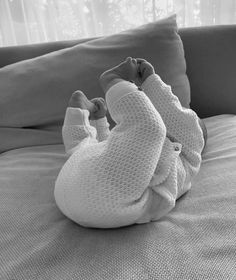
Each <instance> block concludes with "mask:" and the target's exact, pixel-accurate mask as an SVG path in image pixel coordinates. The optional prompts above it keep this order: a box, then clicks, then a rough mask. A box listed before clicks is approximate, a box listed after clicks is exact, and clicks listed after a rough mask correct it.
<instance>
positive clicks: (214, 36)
mask: <svg viewBox="0 0 236 280" xmlns="http://www.w3.org/2000/svg"><path fill="white" fill-rule="evenodd" d="M179 34H180V36H181V39H182V41H183V44H184V50H185V58H186V63H187V75H188V78H189V81H190V87H191V104H190V105H191V108H192V109H193V110H195V111H196V112H197V113H198V114H199V116H200V117H209V116H214V115H219V114H236V25H218V26H209V27H195V28H184V29H180V30H179Z"/></svg>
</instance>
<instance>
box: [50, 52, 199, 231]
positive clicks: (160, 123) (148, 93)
mask: <svg viewBox="0 0 236 280" xmlns="http://www.w3.org/2000/svg"><path fill="white" fill-rule="evenodd" d="M100 84H101V87H102V88H103V90H104V92H105V99H106V101H105V100H104V99H103V98H94V99H92V100H89V99H87V97H86V95H85V94H84V93H82V92H81V91H76V92H74V93H73V94H72V96H71V99H70V101H69V105H68V108H67V110H66V115H65V120H64V125H63V129H62V135H63V141H64V145H65V150H66V152H67V154H68V155H69V158H68V160H67V161H66V163H65V164H64V166H63V167H62V169H61V171H60V173H59V174H58V177H57V179H56V183H55V190H54V195H55V200H56V203H57V205H58V207H59V209H60V210H61V211H62V213H64V215H66V216H67V217H68V218H69V219H71V220H73V221H74V222H76V223H78V224H79V225H82V226H84V227H95V228H116V227H123V226H128V225H132V224H142V223H148V222H151V221H157V220H159V219H160V218H162V217H163V216H165V215H166V214H167V213H168V212H170V211H171V210H172V209H173V208H174V207H175V204H176V201H177V199H178V198H179V197H180V196H182V195H183V194H184V193H186V192H187V191H188V190H189V189H190V188H191V181H192V179H193V177H194V176H196V174H197V173H198V171H199V169H200V164H201V152H202V150H203V147H204V137H203V131H202V129H201V126H200V123H199V118H198V116H197V114H196V113H195V112H194V111H193V110H191V109H186V108H183V107H182V106H181V104H180V101H179V99H178V98H177V97H176V96H175V95H174V94H173V93H172V91H171V87H170V86H168V85H166V84H165V83H164V82H163V81H162V80H161V78H160V77H159V76H158V75H157V74H155V70H154V68H153V66H152V65H151V64H150V63H149V62H148V61H146V60H144V59H140V58H137V59H135V58H131V57H128V58H127V59H126V60H125V61H123V62H122V63H120V64H119V65H117V66H116V67H114V68H112V69H109V70H107V71H106V72H104V73H103V74H102V75H101V77H100ZM107 110H108V111H109V113H110V115H111V117H112V119H113V120H114V121H115V123H116V125H115V127H114V128H113V129H111V130H110V129H109V124H108V121H107V118H106V113H107Z"/></svg>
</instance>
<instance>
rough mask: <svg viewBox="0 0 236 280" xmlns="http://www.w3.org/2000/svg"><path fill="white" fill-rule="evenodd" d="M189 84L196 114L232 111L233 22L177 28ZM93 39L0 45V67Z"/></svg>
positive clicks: (235, 81)
mask: <svg viewBox="0 0 236 280" xmlns="http://www.w3.org/2000/svg"><path fill="white" fill-rule="evenodd" d="M179 34H180V36H181V39H182V41H183V45H184V50H185V58H186V64H187V75H188V77H189V81H190V87H191V108H192V109H193V110H195V111H196V112H197V113H198V115H199V117H201V118H204V117H209V116H214V115H219V114H236V105H235V104H236V25H221V26H220V25H219V26H210V27H193V28H181V29H179ZM91 39H94V38H89V39H81V40H73V41H59V42H50V43H41V44H33V45H24V46H13V47H2V48H0V67H3V66H5V65H8V64H11V63H14V62H17V61H21V60H24V59H29V58H33V57H36V56H39V55H43V54H46V53H48V52H52V51H56V50H59V49H63V48H67V47H71V46H74V45H76V44H78V43H82V42H86V41H88V40H91Z"/></svg>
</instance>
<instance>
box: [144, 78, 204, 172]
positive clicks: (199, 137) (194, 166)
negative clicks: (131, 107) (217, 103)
mask: <svg viewBox="0 0 236 280" xmlns="http://www.w3.org/2000/svg"><path fill="white" fill-rule="evenodd" d="M142 87H143V89H144V92H145V93H146V94H147V96H148V97H149V98H150V99H151V101H152V103H153V105H154V106H155V108H156V109H157V111H158V112H159V113H160V115H161V116H162V119H163V121H164V123H165V125H166V128H167V136H169V139H170V140H171V141H172V142H178V143H180V144H181V145H182V151H181V155H182V156H183V157H184V159H185V160H187V163H188V164H187V165H186V166H185V167H186V168H187V167H188V169H189V174H190V175H194V174H196V173H197V172H198V170H199V168H200V163H201V152H202V149H203V147H204V139H203V132H202V129H201V127H200V124H199V118H198V116H197V114H196V113H195V112H194V111H193V110H191V109H186V108H183V107H182V105H181V104H180V101H179V99H178V98H177V96H175V95H174V94H173V93H172V91H171V87H170V86H168V85H166V84H165V83H164V82H163V81H162V80H161V78H160V77H159V76H158V75H156V74H152V75H150V76H148V77H147V78H146V80H145V81H144V82H143V84H142Z"/></svg>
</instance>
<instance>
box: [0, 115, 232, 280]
mask: <svg viewBox="0 0 236 280" xmlns="http://www.w3.org/2000/svg"><path fill="white" fill-rule="evenodd" d="M204 121H205V123H206V126H207V129H208V137H209V138H208V143H207V146H206V148H205V150H204V154H203V162H202V166H201V170H200V172H199V174H198V176H197V177H196V178H195V181H194V182H193V185H192V189H191V190H190V191H189V192H188V193H187V194H186V195H184V196H183V197H182V198H180V199H179V200H178V202H177V205H176V207H175V208H174V209H173V210H172V211H171V212H170V213H169V214H168V215H167V216H166V217H164V218H162V219H161V220H160V221H158V222H153V223H149V224H144V225H135V226H129V227H124V228H121V229H113V230H101V229H87V228H83V227H81V226H79V225H77V224H75V223H73V222H72V221H71V220H69V219H67V218H66V217H65V216H64V215H63V214H62V213H61V212H60V210H59V209H58V208H57V206H56V204H55V201H54V197H53V190H54V181H55V179H56V176H57V174H58V172H59V170H60V168H61V167H62V165H63V164H64V162H65V160H66V159H67V158H66V156H65V154H64V147H63V145H61V144H60V145H56V144H51V145H39V144H38V145H37V146H34V145H35V142H34V141H36V140H35V139H37V137H33V136H32V143H28V142H27V146H28V147H22V148H17V149H12V150H9V151H6V152H4V153H2V154H0V223H1V224H0V279H3V280H34V279H37V280H46V279H51V280H54V279H55V280H60V279H61V280H65V279H68V280H69V279H70V280H71V279H72V280H73V279H76V280H77V279H81V280H91V279H96V280H104V279H105V280H106V279H107V280H119V279H120V280H132V279H133V280H139V279H153V280H154V279H155V280H156V279H177V280H178V279H180V280H183V279H227V280H228V279H236V265H235V264H236V254H235V252H236V116H234V115H220V116H215V117H211V118H207V119H205V120H204ZM12 130H14V129H13V128H12ZM14 133H15V136H16V137H17V132H16V131H15V132H14ZM36 133H38V132H36ZM45 135H46V134H45ZM21 137H23V136H21ZM50 137H51V136H50ZM5 140H6V139H5ZM0 141H1V139H0ZM9 141H10V140H9ZM11 141H12V143H11V148H12V146H14V145H13V144H14V143H13V142H14V141H13V140H11ZM27 141H28V140H27ZM49 141H52V140H51V138H50V139H49ZM50 143H51V142H48V144H50ZM0 144H1V143H0ZM43 144H47V141H46V139H45V138H44V142H43Z"/></svg>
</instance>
